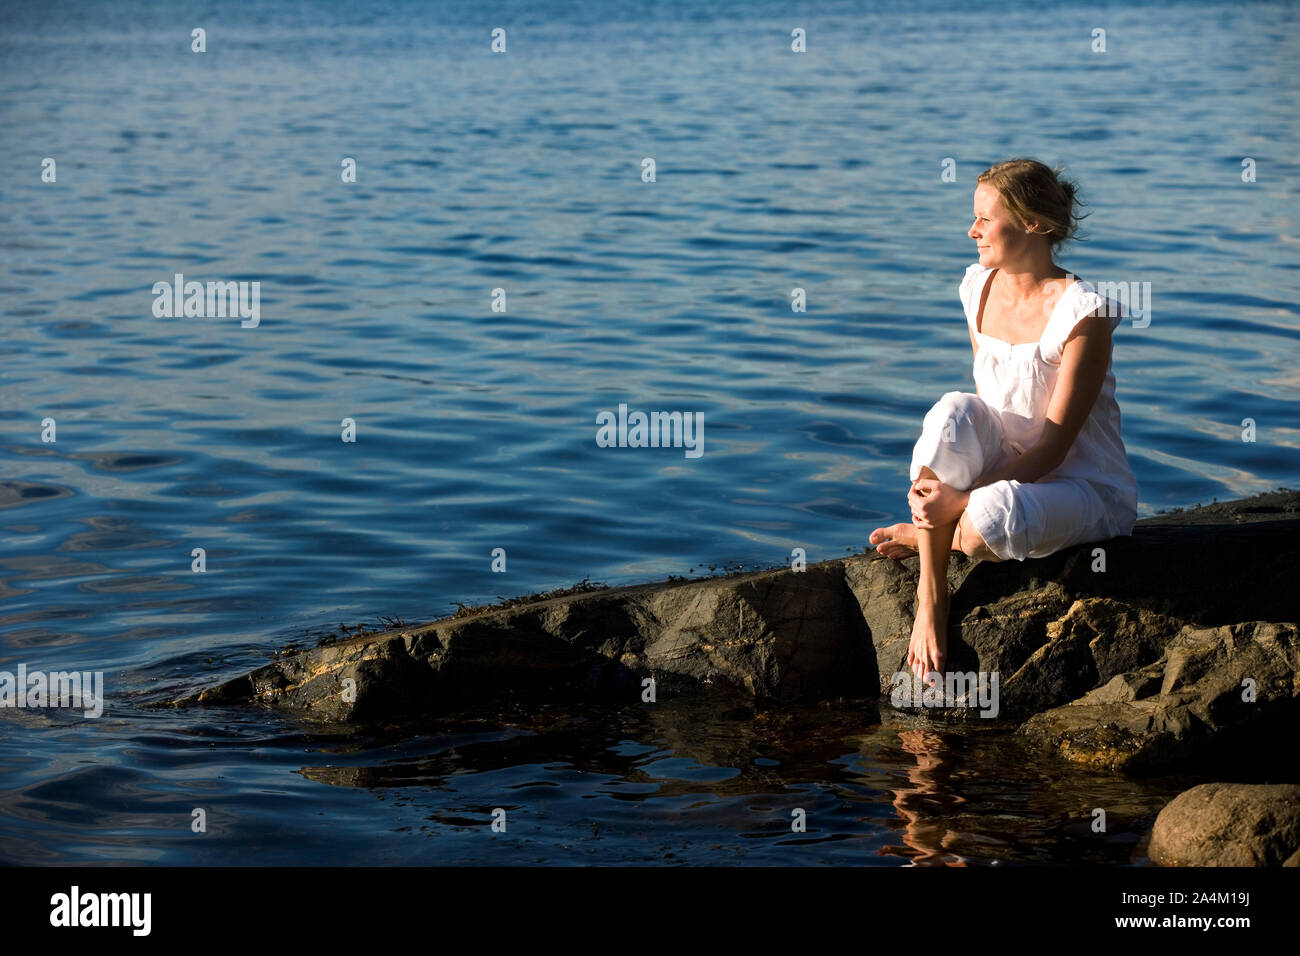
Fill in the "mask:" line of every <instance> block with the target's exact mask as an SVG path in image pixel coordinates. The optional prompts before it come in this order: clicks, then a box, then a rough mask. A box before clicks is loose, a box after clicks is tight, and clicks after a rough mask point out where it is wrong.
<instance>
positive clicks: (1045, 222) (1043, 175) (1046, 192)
mask: <svg viewBox="0 0 1300 956" xmlns="http://www.w3.org/2000/svg"><path fill="white" fill-rule="evenodd" d="M1060 172H1061V169H1060V167H1057V168H1056V169H1048V168H1047V167H1046V166H1045V165H1043V164H1042V163H1040V162H1039V161H1038V160H1036V159H1008V160H1007V161H1006V162H1004V163H998V164H996V165H994V166H990V167H989V168H988V169H986V170H984V172H982V173H980V174H979V177H978V178H977V179H976V182H979V183H988V184H989V185H990V186H992V187H993V188H994V189H996V190H997V191H998V194H999V195H1000V196H1001V197H1002V205H1003V206H1005V207H1006V209H1007V212H1009V213H1011V215H1012V217H1013V218H1014V219H1015V220H1016V221H1017V222H1019V223H1020V225H1021V226H1023V227H1024V228H1026V229H1029V227H1030V224H1031V223H1034V222H1037V223H1038V228H1037V229H1036V230H1033V231H1035V232H1037V233H1038V234H1039V235H1042V236H1046V237H1047V238H1048V239H1049V240H1050V241H1051V243H1052V249H1053V250H1055V249H1056V247H1057V246H1059V245H1060V244H1061V243H1063V242H1065V241H1067V240H1069V239H1073V238H1075V234H1076V233H1077V232H1078V229H1079V222H1080V220H1082V219H1083V218H1084V217H1083V216H1080V215H1078V213H1077V212H1076V210H1077V209H1078V207H1079V206H1080V205H1082V203H1080V201H1079V200H1078V199H1077V198H1076V194H1077V192H1078V184H1077V183H1074V182H1071V181H1070V180H1068V179H1064V178H1062V177H1060V176H1059V173H1060Z"/></svg>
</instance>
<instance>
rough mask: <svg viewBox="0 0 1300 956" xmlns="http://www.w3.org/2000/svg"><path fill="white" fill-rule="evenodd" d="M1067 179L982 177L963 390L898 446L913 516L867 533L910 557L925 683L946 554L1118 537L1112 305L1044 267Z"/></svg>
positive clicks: (916, 656) (1067, 221) (912, 654)
mask: <svg viewBox="0 0 1300 956" xmlns="http://www.w3.org/2000/svg"><path fill="white" fill-rule="evenodd" d="M1078 219H1079V217H1078V216H1077V215H1076V200H1075V186H1074V184H1073V183H1070V182H1067V181H1063V180H1060V179H1058V178H1057V175H1056V173H1055V172H1054V171H1052V170H1051V169H1048V168H1047V167H1046V166H1044V165H1043V164H1042V163H1040V162H1038V161H1036V160H1032V159H1013V160H1009V161H1008V162H1005V163H999V164H998V165H996V166H992V167H990V168H989V169H987V170H985V171H984V172H983V173H981V174H980V176H979V179H978V181H977V185H976V188H975V223H974V225H972V226H971V228H970V230H969V232H968V233H967V235H969V236H970V237H971V238H972V239H974V240H975V246H976V248H977V249H978V251H979V262H977V263H973V264H972V265H971V266H970V267H969V268H967V270H966V275H965V278H963V279H962V281H961V284H960V286H959V292H960V295H961V300H962V305H963V306H964V308H965V310H966V321H967V324H968V327H969V332H970V338H971V349H972V350H973V351H974V353H975V385H976V390H977V394H975V395H971V394H969V393H965V392H949V393H947V394H946V395H944V396H943V397H942V398H941V399H940V400H939V401H938V403H936V404H935V406H934V407H933V408H931V409H930V411H929V413H928V414H927V415H926V416H925V422H924V425H923V426H922V433H921V437H920V439H919V440H918V441H917V443H916V447H915V449H914V450H913V454H912V465H911V470H910V477H911V480H912V487H911V490H910V491H909V492H908V495H907V502H908V505H909V506H910V508H911V511H912V521H911V522H910V523H905V524H896V525H891V526H889V527H887V528H877V529H876V530H875V531H873V532H872V533H871V538H870V541H871V543H872V544H873V545H874V546H875V547H876V550H878V551H879V552H880V553H881V554H884V555H885V556H886V557H890V558H904V557H909V556H911V555H913V554H917V553H919V554H920V557H921V562H920V563H921V575H920V581H919V583H918V584H917V595H916V597H917V600H916V620H915V623H914V624H913V627H912V640H911V644H910V645H909V647H908V651H907V664H908V667H909V668H911V669H912V671H913V672H914V673H915V674H916V675H917V676H918V677H921V678H923V679H925V678H926V677H927V675H930V674H931V673H936V672H937V673H938V674H942V673H943V671H944V663H945V658H946V654H947V625H948V584H947V570H948V552H949V551H950V550H957V551H961V552H963V553H965V554H967V555H969V556H970V557H972V558H975V559H977V560H984V561H1004V560H1008V559H1012V558H1014V559H1015V560H1018V561H1023V560H1025V558H1040V557H1044V556H1046V555H1049V554H1052V553H1053V552H1056V551H1059V550H1061V549H1062V548H1065V547H1068V546H1069V545H1072V544H1079V543H1082V542H1088V541H1103V540H1106V539H1108V538H1113V537H1116V536H1119V535H1128V534H1130V533H1131V532H1132V530H1133V522H1134V521H1135V520H1136V518H1137V479H1136V478H1135V477H1134V476H1133V472H1132V470H1131V469H1130V468H1129V465H1128V458H1127V456H1126V455H1125V452H1124V443H1123V441H1122V440H1121V438H1120V413H1119V405H1118V404H1116V402H1115V376H1114V375H1113V374H1112V372H1111V363H1110V359H1111V333H1112V332H1113V331H1114V330H1115V329H1116V328H1118V326H1119V323H1120V320H1121V315H1120V306H1119V304H1118V303H1116V302H1114V301H1112V300H1109V299H1104V298H1102V297H1101V296H1100V295H1098V294H1097V292H1096V291H1095V290H1094V289H1093V287H1092V286H1090V285H1089V284H1088V283H1086V282H1083V281H1082V280H1080V279H1076V278H1075V277H1074V276H1073V275H1071V274H1070V273H1068V272H1067V271H1066V270H1064V269H1062V268H1061V267H1060V266H1058V265H1056V263H1054V262H1053V261H1052V253H1053V251H1054V250H1055V249H1056V247H1057V246H1059V245H1060V244H1061V243H1062V242H1064V241H1065V240H1067V239H1069V238H1071V237H1072V236H1073V235H1074V233H1075V230H1076V228H1077V225H1078Z"/></svg>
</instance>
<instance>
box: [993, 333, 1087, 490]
mask: <svg viewBox="0 0 1300 956" xmlns="http://www.w3.org/2000/svg"><path fill="white" fill-rule="evenodd" d="M1110 340H1111V335H1110V318H1109V317H1108V316H1107V315H1106V314H1105V310H1104V309H1098V310H1097V311H1096V312H1094V313H1093V314H1092V315H1090V316H1087V317H1086V318H1084V319H1082V320H1080V322H1079V324H1078V325H1076V326H1075V329H1074V332H1073V333H1071V335H1070V337H1069V338H1068V339H1067V340H1066V342H1065V347H1064V348H1063V349H1062V350H1061V371H1060V372H1059V373H1058V374H1057V377H1056V385H1055V386H1054V387H1053V389H1052V397H1051V399H1050V400H1049V401H1048V403H1047V417H1046V421H1044V423H1043V434H1042V437H1041V438H1039V439H1038V441H1037V442H1035V443H1034V446H1033V447H1032V448H1029V449H1027V450H1026V451H1025V453H1024V454H1023V455H1019V456H1017V458H1016V460H1015V461H1013V462H1011V463H1010V464H1008V465H1007V466H1006V467H1004V468H999V469H998V470H997V471H993V472H989V473H988V474H987V475H981V476H980V477H979V479H978V480H977V481H976V482H975V484H974V485H972V486H971V490H974V489H975V488H982V487H984V486H985V485H991V484H993V483H994V482H997V481H1004V480H1012V481H1020V482H1033V481H1038V479H1040V478H1042V477H1043V476H1044V475H1046V474H1047V473H1048V472H1050V471H1052V470H1053V469H1055V468H1057V467H1059V466H1060V464H1061V462H1063V461H1065V456H1066V455H1067V454H1068V453H1069V451H1070V448H1071V447H1072V446H1073V445H1074V440H1075V438H1077V437H1078V436H1079V430H1080V429H1081V428H1083V423H1084V422H1085V421H1087V420H1088V414H1089V413H1090V412H1091V411H1092V406H1093V405H1095V404H1096V403H1097V396H1098V395H1100V394H1101V386H1102V385H1103V384H1104V383H1105V381H1106V369H1107V368H1108V367H1109V366H1110Z"/></svg>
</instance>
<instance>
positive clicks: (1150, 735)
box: [1020, 621, 1300, 774]
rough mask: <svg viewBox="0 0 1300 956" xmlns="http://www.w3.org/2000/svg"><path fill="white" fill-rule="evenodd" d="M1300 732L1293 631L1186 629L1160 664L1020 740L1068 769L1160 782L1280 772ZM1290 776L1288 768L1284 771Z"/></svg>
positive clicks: (1290, 761)
mask: <svg viewBox="0 0 1300 956" xmlns="http://www.w3.org/2000/svg"><path fill="white" fill-rule="evenodd" d="M1297 728H1300V637H1298V636H1297V627H1296V625H1294V624H1277V623H1272V622H1264V621H1249V622H1245V623H1241V624H1231V625H1225V626H1223V627H1212V628H1205V627H1192V626H1187V627H1184V628H1183V629H1182V630H1181V631H1180V632H1179V634H1178V635H1177V636H1176V637H1175V638H1174V639H1173V640H1171V641H1170V642H1169V644H1168V645H1167V646H1166V647H1165V651H1164V654H1163V655H1162V656H1161V658H1160V660H1158V661H1157V662H1155V663H1154V664H1151V665H1149V666H1147V667H1143V668H1138V669H1137V670H1134V671H1129V672H1128V673H1126V674H1119V675H1116V676H1115V677H1113V678H1112V679H1111V680H1110V681H1108V682H1107V683H1106V684H1104V685H1102V686H1101V687H1098V688H1096V689H1094V690H1092V691H1090V692H1088V693H1087V694H1085V695H1083V696H1082V697H1080V698H1079V699H1078V700H1076V701H1073V702H1072V703H1070V704H1067V705H1066V706H1064V707H1056V708H1053V709H1051V710H1048V711H1045V712H1044V713H1041V714H1035V715H1034V716H1033V717H1031V718H1029V720H1028V721H1026V722H1025V724H1024V726H1023V727H1021V729H1020V732H1021V733H1022V734H1024V735H1025V736H1026V737H1028V738H1029V739H1030V740H1032V741H1035V742H1037V743H1039V744H1041V745H1042V746H1045V747H1047V748H1050V749H1052V750H1055V751H1056V752H1058V753H1060V754H1061V755H1062V756H1064V757H1066V758H1067V759H1069V760H1072V761H1075V762H1078V763H1083V764H1087V765H1089V766H1092V767H1095V768H1098V769H1106V770H1123V771H1126V772H1129V773H1155V772H1165V771H1175V770H1197V769H1204V768H1205V767H1207V766H1213V767H1215V768H1218V769H1227V768H1240V769H1242V770H1243V771H1248V770H1249V769H1250V768H1251V766H1252V765H1255V766H1256V767H1257V766H1258V765H1260V763H1261V762H1263V765H1264V766H1269V767H1279V768H1280V769H1282V772H1289V773H1292V774H1294V773H1295V772H1296V770H1297V769H1298V768H1297V767H1296V766H1295V761H1294V755H1293V754H1288V755H1287V757H1286V758H1284V760H1285V763H1279V759H1278V758H1279V753H1278V747H1279V741H1285V742H1286V744H1284V746H1290V742H1291V741H1293V740H1294V738H1295V734H1296V730H1297ZM1283 768H1284V769H1283Z"/></svg>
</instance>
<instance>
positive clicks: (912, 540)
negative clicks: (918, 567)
mask: <svg viewBox="0 0 1300 956" xmlns="http://www.w3.org/2000/svg"><path fill="white" fill-rule="evenodd" d="M867 541H868V542H870V543H871V544H872V545H873V546H874V547H875V549H876V550H877V551H879V552H880V553H881V554H883V555H884V556H885V557H887V558H894V559H896V560H902V559H903V558H910V557H912V556H913V555H914V554H916V553H917V552H916V549H917V543H916V526H915V525H913V524H912V522H910V521H908V522H901V523H899V524H891V525H890V526H889V527H888V528H877V529H876V530H875V531H873V532H871V537H870V538H868V539H867Z"/></svg>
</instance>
